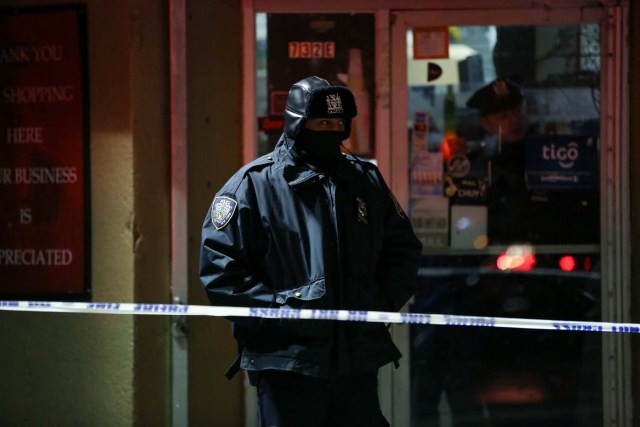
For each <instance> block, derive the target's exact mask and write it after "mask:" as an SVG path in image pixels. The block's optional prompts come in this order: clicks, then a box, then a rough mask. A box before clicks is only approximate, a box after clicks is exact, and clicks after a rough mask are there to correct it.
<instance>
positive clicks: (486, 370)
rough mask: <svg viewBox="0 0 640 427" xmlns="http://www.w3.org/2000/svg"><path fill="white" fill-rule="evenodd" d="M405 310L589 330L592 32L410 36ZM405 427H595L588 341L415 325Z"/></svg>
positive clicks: (595, 275)
mask: <svg viewBox="0 0 640 427" xmlns="http://www.w3.org/2000/svg"><path fill="white" fill-rule="evenodd" d="M406 46H407V58H408V60H407V82H408V91H407V93H408V99H407V103H408V104H407V105H408V119H409V144H408V146H409V168H410V170H409V176H408V180H409V186H408V188H409V205H410V212H411V218H412V222H413V225H414V228H415V230H416V233H417V234H418V236H419V237H420V239H421V241H422V243H423V246H424V252H423V257H422V268H421V275H420V285H419V288H418V292H417V294H416V296H415V300H414V302H413V304H412V305H411V307H410V310H411V311H414V312H419V313H443V314H452V315H456V314H458V315H468V316H489V317H514V318H532V319H556V320H563V319H564V320H583V321H599V320H601V313H600V306H601V302H600V293H601V277H600V270H599V266H600V209H599V206H600V201H599V199H600V197H599V196H600V190H599V166H598V165H599V157H600V150H599V138H600V112H599V110H600V107H599V105H600V99H599V98H600V97H599V94H600V83H599V82H600V32H599V27H598V25H590V24H582V25H517V26H510V25H501V26H491V25H489V26H449V27H430V26H426V27H417V26H416V27H412V28H409V31H408V32H407V40H406ZM409 347H410V354H411V356H410V364H411V367H410V370H411V373H410V383H411V425H412V426H415V427H418V426H427V425H440V426H444V425H455V426H458V425H500V426H529V425H530V426H540V425H554V426H568V425H581V426H601V425H602V422H603V421H602V389H601V384H600V378H601V363H602V359H601V351H602V347H601V342H600V337H599V336H597V335H588V334H584V333H566V332H556V331H536V330H518V329H516V330H509V329H502V330H497V329H494V328H469V327H453V326H452V327H446V328H443V327H441V326H424V325H416V326H412V329H411V332H410V345H409Z"/></svg>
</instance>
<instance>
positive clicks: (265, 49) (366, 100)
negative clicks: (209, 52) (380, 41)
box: [256, 13, 375, 158]
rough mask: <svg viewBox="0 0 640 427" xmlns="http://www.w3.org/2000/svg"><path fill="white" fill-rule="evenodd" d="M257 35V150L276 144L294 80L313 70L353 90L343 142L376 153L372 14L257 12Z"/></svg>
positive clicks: (366, 153) (367, 153)
mask: <svg viewBox="0 0 640 427" xmlns="http://www.w3.org/2000/svg"><path fill="white" fill-rule="evenodd" d="M256 36H257V37H256V42H257V51H256V62H257V63H256V68H257V70H256V71H257V74H256V76H257V82H256V107H257V119H258V124H257V126H258V132H257V154H258V155H262V154H266V153H268V152H270V151H271V150H273V147H274V146H275V144H276V143H277V142H278V138H279V137H280V135H282V127H283V117H284V107H285V104H286V100H287V95H288V92H289V88H290V87H291V85H292V84H293V83H295V82H297V81H299V80H302V79H304V78H306V77H308V76H314V75H315V76H318V77H321V78H324V79H326V80H328V81H329V82H330V83H332V84H336V85H341V86H347V87H349V89H350V90H351V91H352V92H353V94H354V96H355V98H356V103H357V106H358V116H357V117H356V118H355V119H354V120H353V124H352V133H351V136H350V138H349V139H348V140H346V141H344V143H343V145H344V146H345V150H346V151H349V152H352V153H354V154H357V155H360V156H362V157H365V158H372V157H374V155H375V137H374V127H373V126H374V115H375V110H374V94H375V87H374V85H375V77H374V40H375V39H374V15H373V14H371V13H359V14H356V13H338V14H295V13H290V14H282V13H280V14H273V13H271V14H266V13H259V14H257V15H256Z"/></svg>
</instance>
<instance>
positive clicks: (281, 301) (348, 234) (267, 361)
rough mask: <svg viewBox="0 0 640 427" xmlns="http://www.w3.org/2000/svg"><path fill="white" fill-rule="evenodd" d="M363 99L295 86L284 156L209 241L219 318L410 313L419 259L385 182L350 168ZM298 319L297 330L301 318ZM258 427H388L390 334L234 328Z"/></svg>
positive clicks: (205, 249)
mask: <svg viewBox="0 0 640 427" xmlns="http://www.w3.org/2000/svg"><path fill="white" fill-rule="evenodd" d="M356 113H357V110H356V104H355V100H354V97H353V95H352V93H351V92H350V91H349V90H348V89H347V88H346V87H343V86H336V85H332V84H330V83H329V82H328V81H326V80H324V79H321V78H319V77H315V76H312V77H308V78H305V79H303V80H301V81H299V82H297V83H295V84H293V85H292V87H291V89H290V91H289V95H288V98H287V104H286V110H285V114H284V133H283V134H282V136H281V137H280V139H279V141H278V143H277V145H276V147H275V148H274V151H273V152H272V153H270V154H268V155H265V156H263V157H260V158H258V159H256V160H254V161H252V162H250V163H249V164H247V165H245V166H244V167H242V168H241V169H240V170H239V171H237V172H236V173H235V174H234V175H233V176H232V177H231V178H230V179H229V181H228V182H227V183H226V184H224V186H223V187H222V188H221V189H220V191H218V193H217V194H216V195H215V197H214V199H213V202H212V204H211V207H210V209H209V211H208V213H207V215H206V217H205V221H204V225H203V229H202V247H201V257H200V278H201V281H202V284H203V286H204V289H205V291H206V294H207V296H208V298H209V301H210V302H211V304H213V305H222V306H246V307H271V308H278V309H285V308H292V309H316V310H337V309H340V310H360V311H364V310H379V311H398V310H399V309H400V308H401V307H402V306H403V305H404V304H405V303H406V302H407V300H408V299H409V298H410V297H411V296H412V294H413V293H414V289H415V285H416V280H417V270H418V258H419V255H420V252H421V245H420V243H419V241H418V239H417V238H416V236H415V234H414V233H413V230H412V228H411V225H410V222H409V220H408V218H407V216H406V214H405V213H404V211H403V210H402V208H401V207H400V205H399V203H398V201H397V200H396V198H395V197H394V195H393V194H392V193H391V191H390V190H389V188H388V187H387V184H386V183H385V181H384V179H383V177H382V176H381V174H380V172H379V170H378V169H377V168H376V166H374V165H373V164H372V163H370V162H365V161H361V160H360V159H358V158H357V157H355V156H353V155H343V154H342V152H341V144H342V141H343V140H345V139H346V138H348V137H349V133H350V129H351V120H352V119H353V117H355V116H356ZM291 317H295V316H294V315H293V314H292V316H291ZM231 320H232V330H233V334H234V337H235V338H236V340H237V342H238V345H239V356H238V359H236V361H235V362H234V364H233V365H232V367H231V368H230V369H229V371H228V372H227V376H228V377H229V378H231V377H232V376H233V374H235V373H236V372H237V371H238V370H239V369H244V370H246V371H247V372H248V374H249V379H250V382H251V383H252V384H253V385H255V386H257V394H258V419H259V424H260V426H318V427H320V426H322V427H324V426H388V425H389V423H388V422H387V420H386V419H385V418H384V416H383V414H382V412H381V410H380V404H379V401H378V394H377V393H378V392H377V373H378V369H379V368H380V367H381V366H383V365H386V364H388V363H390V362H393V363H395V364H396V365H397V363H398V359H400V357H401V354H400V352H399V350H398V349H397V347H396V346H395V345H394V343H393V342H392V340H391V336H390V334H389V331H388V328H387V327H386V326H385V325H384V324H381V323H366V322H339V321H335V320H299V319H293V318H282V319H267V318H253V317H242V318H241V317H236V318H232V319H231Z"/></svg>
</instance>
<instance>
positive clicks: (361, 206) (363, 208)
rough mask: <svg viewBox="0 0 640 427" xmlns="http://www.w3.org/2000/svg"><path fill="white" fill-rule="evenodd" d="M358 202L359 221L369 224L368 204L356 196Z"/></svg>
mask: <svg viewBox="0 0 640 427" xmlns="http://www.w3.org/2000/svg"><path fill="white" fill-rule="evenodd" d="M356 202H357V203H358V221H360V222H363V223H365V224H369V219H368V218H367V204H366V203H365V202H364V200H362V199H361V198H360V197H356Z"/></svg>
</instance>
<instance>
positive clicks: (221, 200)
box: [211, 196, 238, 230]
mask: <svg viewBox="0 0 640 427" xmlns="http://www.w3.org/2000/svg"><path fill="white" fill-rule="evenodd" d="M237 207H238V202H237V201H236V200H234V199H232V198H231V197H227V196H216V197H215V198H214V199H213V204H212V205H211V222H212V223H213V226H214V227H215V228H216V230H221V229H223V228H224V226H225V225H227V224H228V223H229V221H231V218H233V214H234V213H235V212H236V208H237Z"/></svg>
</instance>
